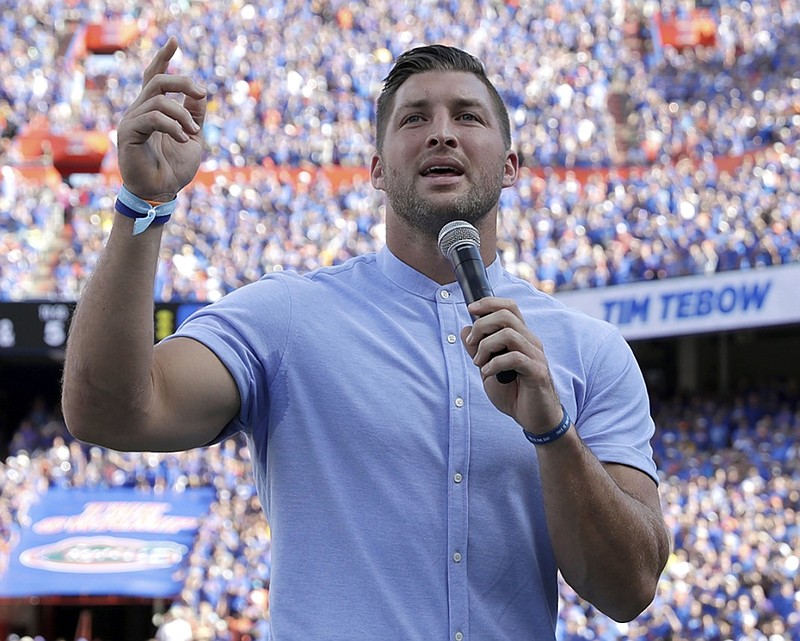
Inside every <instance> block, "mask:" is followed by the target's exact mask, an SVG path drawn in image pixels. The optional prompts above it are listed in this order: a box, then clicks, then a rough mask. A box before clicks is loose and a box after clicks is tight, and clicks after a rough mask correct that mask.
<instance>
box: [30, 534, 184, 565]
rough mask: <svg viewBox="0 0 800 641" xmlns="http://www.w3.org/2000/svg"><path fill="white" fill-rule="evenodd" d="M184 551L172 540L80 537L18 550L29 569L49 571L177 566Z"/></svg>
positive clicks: (182, 546) (182, 547)
mask: <svg viewBox="0 0 800 641" xmlns="http://www.w3.org/2000/svg"><path fill="white" fill-rule="evenodd" d="M187 551H188V548H187V547H186V546H185V545H180V544H178V543H175V542H173V541H145V540H142V539H126V538H120V537H115V536H84V537H71V538H66V539H62V540H60V541H58V542H56V543H51V544H49V545H41V546H39V547H35V548H30V549H28V550H25V551H23V552H22V553H20V555H19V561H20V563H22V565H25V566H27V567H29V568H34V569H37V570H49V571H51V572H70V573H86V574H106V573H112V572H141V571H143V570H163V569H165V568H169V567H172V566H173V565H177V564H178V563H180V561H181V559H183V556H184V554H186V552H187Z"/></svg>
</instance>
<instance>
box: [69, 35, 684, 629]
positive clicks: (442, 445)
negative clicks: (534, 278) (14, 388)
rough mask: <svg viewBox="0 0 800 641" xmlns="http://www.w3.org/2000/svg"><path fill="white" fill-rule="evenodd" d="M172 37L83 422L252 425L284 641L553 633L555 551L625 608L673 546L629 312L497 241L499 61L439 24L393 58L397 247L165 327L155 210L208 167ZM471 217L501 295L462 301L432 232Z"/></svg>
mask: <svg viewBox="0 0 800 641" xmlns="http://www.w3.org/2000/svg"><path fill="white" fill-rule="evenodd" d="M176 48H177V43H176V41H175V40H174V39H170V40H169V41H168V42H167V43H166V44H165V45H164V47H163V48H162V49H161V50H160V51H159V52H158V54H157V55H156V57H155V59H154V60H153V62H152V63H151V64H150V66H149V67H148V68H147V70H146V71H145V74H144V86H143V89H142V92H141V94H140V96H139V97H138V98H137V100H136V101H135V102H134V103H133V105H132V106H131V108H130V110H129V111H128V112H127V113H126V115H125V117H124V118H123V120H122V122H121V123H120V127H119V162H120V171H121V173H122V178H123V182H124V189H123V190H122V192H121V194H120V201H119V202H118V205H117V210H118V211H119V212H120V215H119V216H117V218H116V220H115V222H114V226H113V230H112V232H111V236H110V238H109V241H108V245H107V248H106V251H105V253H104V255H103V258H102V260H101V261H100V263H99V264H98V267H97V269H96V272H95V274H94V275H93V277H92V279H91V282H90V283H89V285H88V286H87V288H86V291H85V293H84V296H83V298H82V300H81V302H80V305H79V307H78V309H77V311H76V316H75V318H74V320H73V322H72V326H71V334H70V339H69V344H68V348H67V360H66V365H65V377H64V389H63V404H64V412H65V416H66V419H67V423H68V425H69V427H70V429H71V430H72V432H73V433H74V434H75V436H77V437H78V438H80V439H83V440H86V441H90V442H95V443H99V444H102V445H105V446H107V447H111V448H116V449H124V450H180V449H186V448H193V447H200V446H204V445H207V444H209V443H212V442H218V441H220V440H222V439H224V438H226V437H227V436H229V435H230V434H233V433H234V432H236V431H240V430H241V431H244V432H245V433H246V435H247V438H248V440H249V443H250V447H251V450H252V453H253V465H254V474H255V480H256V483H257V486H258V490H259V493H260V497H261V500H262V503H263V505H264V509H265V512H266V515H267V517H268V519H269V521H270V523H271V526H272V546H273V568H272V577H271V586H270V610H271V625H272V633H273V638H275V639H277V640H278V641H284V640H286V639H289V640H293V639H297V640H303V641H305V640H307V639H347V640H353V639H365V640H366V639H370V640H373V639H376V638H379V637H384V638H390V639H405V640H409V639H420V640H422V639H452V640H454V641H463V640H464V639H480V640H481V641H483V640H485V639H508V640H512V639H513V640H514V641H520V640H522V639H532V640H537V641H539V640H544V639H547V640H550V639H553V638H554V635H555V625H556V615H557V581H556V575H557V571H559V570H560V571H561V573H562V574H563V576H564V578H565V580H566V581H568V582H569V583H570V584H571V585H572V586H573V587H574V588H575V589H576V590H577V592H578V593H579V594H581V595H582V596H583V597H584V598H586V599H588V600H589V601H591V602H592V603H593V604H594V605H595V606H596V607H598V608H599V609H600V610H602V611H603V612H605V613H607V614H608V615H610V616H611V617H613V618H615V619H618V620H621V621H624V620H629V619H632V618H633V617H635V616H636V615H637V614H639V613H640V612H641V611H642V610H643V609H644V608H645V607H646V606H647V605H648V603H649V602H650V601H651V599H652V598H653V595H654V593H655V588H656V583H657V581H658V577H659V574H660V572H661V570H662V569H663V566H664V564H665V561H666V557H667V554H668V549H669V542H668V534H667V532H666V529H665V526H664V523H663V519H662V516H661V511H660V505H659V498H658V492H657V485H656V483H657V476H656V470H655V466H654V464H653V461H652V456H651V450H650V446H649V439H650V437H651V436H652V433H653V424H652V420H651V419H650V417H649V407H648V402H647V396H646V392H645V387H644V383H643V381H642V377H641V374H640V372H639V369H638V366H637V365H636V363H635V361H634V359H633V356H632V354H631V352H630V350H629V349H628V347H627V345H626V343H625V342H624V341H623V340H622V338H621V337H620V335H619V333H618V332H617V331H616V330H615V329H614V328H613V327H612V326H610V325H608V324H605V323H602V322H600V321H596V320H592V319H589V318H588V317H586V316H584V315H581V314H578V313H576V312H573V311H569V310H567V309H566V308H565V307H564V306H563V305H561V304H559V303H558V302H556V301H555V300H553V299H552V298H550V297H548V296H546V295H544V294H542V293H540V292H537V291H536V290H535V289H534V288H532V287H531V286H530V285H529V284H527V283H524V282H522V281H520V280H518V279H515V278H513V277H512V276H510V275H509V274H508V273H506V272H505V271H504V270H503V268H502V267H501V266H500V264H499V261H498V260H497V259H496V251H495V225H496V215H497V206H498V198H499V195H500V192H501V190H502V188H504V187H510V186H512V185H513V184H514V183H515V181H516V178H517V172H518V160H517V155H516V154H515V153H514V152H513V151H512V150H511V136H510V129H509V122H508V115H507V112H506V109H505V106H504V105H503V102H502V100H501V98H500V96H499V95H498V94H497V92H496V90H495V89H494V87H493V86H492V85H491V83H490V82H489V80H488V79H487V78H486V76H485V74H484V71H483V68H482V66H481V64H480V62H479V61H478V60H477V59H475V58H473V57H472V56H469V55H468V54H465V53H464V52H462V51H460V50H458V49H453V48H449V47H443V46H431V47H422V48H418V49H414V50H412V51H410V52H407V53H406V54H404V55H403V56H401V57H400V58H399V59H398V60H397V62H396V64H395V66H394V68H393V70H392V72H391V73H390V74H389V76H388V77H387V79H386V82H385V86H384V90H383V92H382V94H381V96H380V98H379V100H378V116H377V152H376V154H375V155H374V157H373V159H372V163H371V167H370V172H371V180H372V184H373V185H374V186H375V187H376V188H377V189H380V190H382V191H384V192H385V194H386V245H387V246H386V247H385V248H384V249H382V250H381V251H380V252H378V253H377V254H374V255H367V256H361V257H358V258H355V259H353V260H351V261H349V262H347V263H346V264H344V265H340V266H338V267H333V268H330V269H323V270H320V271H317V272H315V273H313V274H310V275H305V276H301V275H297V274H291V273H283V274H276V275H270V276H268V277H265V278H263V279H262V280H260V281H259V282H257V283H254V284H251V285H248V286H245V287H243V288H241V289H240V290H238V291H236V292H233V293H232V294H230V295H228V296H226V297H225V298H224V299H222V300H221V301H219V302H218V303H216V304H214V305H210V306H207V307H206V308H204V309H203V310H202V311H201V312H199V313H198V314H196V315H195V316H194V317H193V318H192V319H190V320H189V321H188V322H187V323H186V324H184V326H183V327H182V328H180V329H179V331H178V332H177V333H176V335H175V336H174V337H171V338H170V339H169V340H166V341H163V342H162V343H160V344H158V345H156V346H155V348H153V346H152V343H153V324H152V307H153V299H152V285H153V277H154V272H155V267H156V260H157V255H158V246H159V240H160V234H161V232H160V229H161V226H157V225H154V224H152V223H153V221H155V222H156V223H157V222H159V221H160V219H161V220H163V219H166V218H167V217H168V214H169V211H170V208H171V207H172V205H171V204H170V203H171V202H174V198H175V196H176V194H177V192H178V191H179V190H180V189H181V188H183V187H184V186H185V185H186V184H187V183H188V182H189V181H190V180H191V179H192V177H193V176H194V173H195V172H196V170H197V168H198V166H199V162H200V157H201V148H202V138H201V127H202V124H203V118H204V115H205V91H204V90H203V89H202V88H201V87H198V86H197V85H196V84H195V83H194V82H193V81H192V80H191V79H189V78H186V77H181V76H174V75H168V74H166V71H167V66H168V63H169V60H170V58H171V57H172V55H173V54H174V53H175V51H176ZM168 92H170V93H172V92H174V93H180V94H183V95H184V97H185V98H184V102H183V105H181V104H179V103H177V102H175V101H173V100H171V99H169V98H168V97H167V96H166V94H167V93H168ZM157 203H166V204H157ZM454 219H462V220H466V221H468V222H470V223H471V224H473V225H474V226H475V227H476V228H477V229H478V230H479V232H480V239H481V244H480V247H481V250H480V251H481V253H482V258H483V261H484V262H485V263H486V264H487V265H488V268H487V275H488V278H489V281H490V283H491V285H492V287H493V289H494V292H495V293H496V294H497V296H496V297H494V296H492V297H487V298H483V299H481V300H479V301H477V302H475V303H473V304H472V306H470V308H469V310H468V309H467V307H466V305H465V304H464V298H463V295H462V293H461V291H460V290H459V287H458V285H457V284H455V283H454V282H453V281H454V276H453V268H452V266H451V265H450V264H449V262H448V261H447V259H446V258H445V257H444V256H443V255H442V254H441V253H440V251H439V250H438V247H437V237H438V233H439V230H440V229H441V228H442V226H443V225H444V224H445V223H447V222H449V221H452V220H454ZM119 310H122V312H120V311H119ZM470 312H471V313H472V315H474V317H475V318H477V320H476V321H475V322H474V323H473V322H472V321H471V318H470ZM459 335H460V338H461V340H460V341H459V340H458V338H457V337H458V336H459ZM509 370H514V371H516V373H517V378H516V380H515V381H514V382H512V383H509V384H501V383H499V382H498V381H497V379H496V377H495V375H496V374H497V373H498V372H501V371H509ZM570 417H572V418H570ZM573 420H574V423H573Z"/></svg>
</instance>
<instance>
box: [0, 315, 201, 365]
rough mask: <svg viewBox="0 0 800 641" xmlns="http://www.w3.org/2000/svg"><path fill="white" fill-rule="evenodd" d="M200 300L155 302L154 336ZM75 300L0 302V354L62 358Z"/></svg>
mask: <svg viewBox="0 0 800 641" xmlns="http://www.w3.org/2000/svg"><path fill="white" fill-rule="evenodd" d="M202 306H203V303H157V304H156V306H155V309H154V310H153V328H154V332H155V340H156V341H160V340H161V339H163V338H166V337H167V336H169V335H170V334H172V333H173V332H174V331H175V329H176V328H177V327H178V325H180V323H181V322H183V321H184V320H185V319H186V318H187V317H188V316H189V315H190V314H191V313H192V312H194V311H195V310H197V309H199V308H200V307H202ZM74 311H75V303H58V302H20V303H0V358H2V357H3V356H49V357H51V358H56V359H58V358H62V357H63V353H64V348H65V347H66V343H67V331H68V330H69V323H70V320H71V319H72V314H73V313H74Z"/></svg>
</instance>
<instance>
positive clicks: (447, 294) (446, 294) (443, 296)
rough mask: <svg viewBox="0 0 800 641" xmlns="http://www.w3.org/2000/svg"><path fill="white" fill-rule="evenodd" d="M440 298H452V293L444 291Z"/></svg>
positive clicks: (441, 292)
mask: <svg viewBox="0 0 800 641" xmlns="http://www.w3.org/2000/svg"><path fill="white" fill-rule="evenodd" d="M439 296H441V297H442V298H450V292H448V291H447V290H446V289H443V290H442V291H440V292H439Z"/></svg>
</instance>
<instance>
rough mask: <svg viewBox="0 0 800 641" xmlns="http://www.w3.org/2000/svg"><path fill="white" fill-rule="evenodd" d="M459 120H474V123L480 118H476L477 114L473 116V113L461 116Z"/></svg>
mask: <svg viewBox="0 0 800 641" xmlns="http://www.w3.org/2000/svg"><path fill="white" fill-rule="evenodd" d="M459 118H460V119H461V120H474V121H477V120H478V116H476V115H475V114H472V113H466V114H461V116H459Z"/></svg>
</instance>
